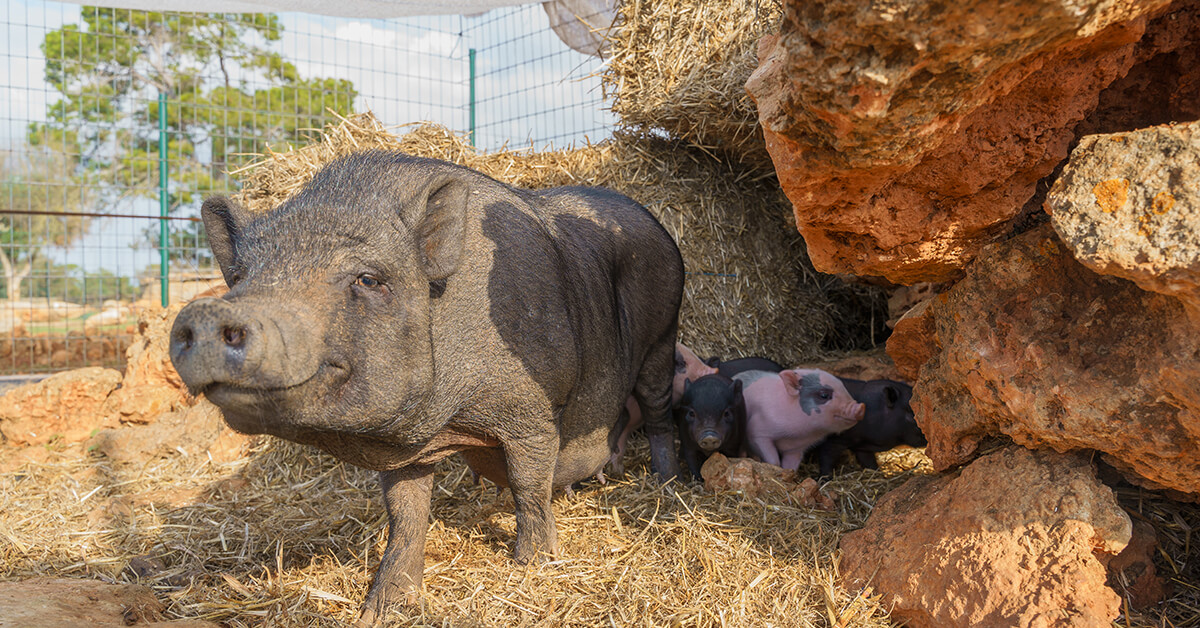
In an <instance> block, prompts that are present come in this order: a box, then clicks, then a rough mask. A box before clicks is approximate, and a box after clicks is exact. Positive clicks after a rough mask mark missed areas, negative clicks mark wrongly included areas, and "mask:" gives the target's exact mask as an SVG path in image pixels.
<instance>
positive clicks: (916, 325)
mask: <svg viewBox="0 0 1200 628" xmlns="http://www.w3.org/2000/svg"><path fill="white" fill-rule="evenodd" d="M932 303H933V300H932V299H931V300H929V301H924V302H921V303H918V304H917V305H916V307H914V308H912V309H911V310H909V311H907V312H905V313H904V316H901V317H900V319H899V320H897V321H896V324H895V325H894V326H893V327H892V335H891V336H888V340H887V353H888V355H889V356H891V358H892V361H893V362H895V364H896V372H897V373H899V375H900V377H901V378H902V379H903V380H905V381H909V382H915V381H917V378H918V377H920V375H921V365H922V364H925V362H927V361H929V358H931V357H933V355H934V354H936V353H937V352H938V350H939V349H940V347H938V345H937V329H936V328H935V327H934V324H933V316H931V315H930V305H931V304H932Z"/></svg>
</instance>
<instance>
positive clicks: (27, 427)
mask: <svg viewBox="0 0 1200 628" xmlns="http://www.w3.org/2000/svg"><path fill="white" fill-rule="evenodd" d="M120 384H121V372H120V371H117V370H115V369H107V368H101V367H98V366H96V367H90V368H83V369H76V370H73V371H65V372H63V373H58V374H56V375H52V376H50V377H48V378H46V379H44V380H42V381H40V382H36V383H33V384H26V385H24V386H20V387H18V388H14V389H13V390H10V391H9V392H8V393H7V394H5V395H4V396H3V397H0V434H2V435H3V437H4V441H5V442H6V443H7V444H9V445H16V446H23V445H44V444H46V443H49V442H50V441H51V440H54V439H62V440H63V441H65V442H79V441H83V440H86V439H87V438H88V437H90V436H91V435H92V432H94V431H95V430H96V429H98V428H100V427H102V426H104V425H106V422H105V419H104V415H103V414H102V413H101V411H100V408H101V407H102V406H103V405H104V402H105V400H106V399H108V397H109V394H110V393H112V392H113V390H115V389H116V388H117V386H119V385H120Z"/></svg>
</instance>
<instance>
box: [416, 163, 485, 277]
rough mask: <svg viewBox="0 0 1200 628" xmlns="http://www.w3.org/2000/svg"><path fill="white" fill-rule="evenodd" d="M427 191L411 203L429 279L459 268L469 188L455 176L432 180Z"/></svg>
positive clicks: (450, 272)
mask: <svg viewBox="0 0 1200 628" xmlns="http://www.w3.org/2000/svg"><path fill="white" fill-rule="evenodd" d="M426 190H427V193H426V194H424V195H418V196H417V197H416V198H415V199H414V200H413V202H414V203H416V204H417V207H414V208H409V210H410V211H411V212H412V215H411V218H412V220H410V221H409V223H408V224H410V225H413V228H414V231H415V235H416V240H417V245H418V246H419V247H420V255H421V264H422V266H423V267H424V269H425V274H426V275H427V276H428V277H429V280H430V281H438V280H441V279H445V278H447V277H449V276H450V275H453V274H454V271H456V270H458V265H459V263H460V262H461V261H462V252H463V245H464V240H465V239H466V222H467V198H468V197H469V196H470V194H471V190H470V187H468V186H467V183H466V182H465V181H463V180H462V179H459V178H456V177H454V176H449V177H443V178H440V179H436V180H434V181H432V182H431V183H430V185H429V187H428V188H426Z"/></svg>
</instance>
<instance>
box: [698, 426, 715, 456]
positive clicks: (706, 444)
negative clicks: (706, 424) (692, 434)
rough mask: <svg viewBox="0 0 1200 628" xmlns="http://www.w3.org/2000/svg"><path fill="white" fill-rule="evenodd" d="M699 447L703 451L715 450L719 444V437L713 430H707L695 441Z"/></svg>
mask: <svg viewBox="0 0 1200 628" xmlns="http://www.w3.org/2000/svg"><path fill="white" fill-rule="evenodd" d="M696 444H697V445H699V446H700V449H703V450H704V451H716V449H717V448H718V447H720V446H721V437H720V435H718V434H717V433H716V432H714V431H711V430H709V431H707V432H704V433H703V434H701V435H700V440H698V441H696Z"/></svg>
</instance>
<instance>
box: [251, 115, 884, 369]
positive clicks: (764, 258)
mask: <svg viewBox="0 0 1200 628" xmlns="http://www.w3.org/2000/svg"><path fill="white" fill-rule="evenodd" d="M368 148H390V149H398V150H402V151H404V152H406V153H409V154H412V155H417V156H422V157H433V158H438V159H445V160H447V161H452V162H455V163H458V164H461V165H464V166H467V167H470V168H473V169H475V170H478V171H480V172H483V173H484V174H487V175H489V176H492V177H494V178H496V179H498V180H500V181H503V182H504V183H508V184H510V185H514V186H517V187H524V188H531V189H538V188H547V187H553V186H559V185H581V184H584V185H598V186H604V187H609V188H612V189H615V190H618V191H620V192H623V193H625V194H627V195H629V196H630V197H632V198H633V199H635V200H637V201H638V202H640V203H642V204H643V205H645V206H646V207H647V209H649V210H650V211H651V213H653V214H654V215H655V216H656V217H657V218H658V219H659V221H660V222H662V223H663V225H664V226H665V227H666V228H667V230H668V231H669V232H670V233H671V235H672V236H673V237H674V238H675V241H676V242H677V243H678V245H679V248H680V251H681V253H682V254H683V258H684V265H685V268H686V270H687V272H688V275H687V281H686V285H685V293H684V303H683V309H682V311H681V313H680V339H681V341H682V342H683V343H684V344H687V345H688V346H689V347H691V348H692V349H693V350H695V351H696V352H697V354H699V355H702V356H711V355H717V356H722V357H726V358H728V357H737V356H746V355H763V356H767V357H770V358H772V359H775V360H777V361H779V362H781V363H792V364H799V363H801V362H805V361H810V360H812V359H815V358H820V357H824V356H826V355H828V354H829V353H831V352H838V351H845V350H852V349H868V348H871V347H872V346H874V345H875V344H877V343H879V342H882V341H883V339H884V337H885V334H886V327H885V326H884V321H885V320H886V319H887V300H886V294H885V293H884V292H883V291H882V290H879V289H877V288H871V287H867V286H856V285H851V284H847V283H844V282H843V281H842V280H841V279H839V278H837V277H834V276H831V275H825V274H822V273H819V272H817V271H815V270H813V268H812V265H811V263H810V262H809V261H808V257H807V254H806V252H805V248H804V242H803V240H802V239H801V238H800V235H799V234H798V233H797V231H796V228H795V226H794V224H793V223H792V222H791V220H792V213H791V209H790V205H789V204H788V202H787V199H786V198H785V197H784V196H783V193H782V192H781V191H780V190H779V186H778V185H777V183H776V181H775V179H774V177H773V176H763V175H753V174H748V173H747V172H746V171H745V170H744V169H735V168H732V167H731V166H729V165H728V164H726V163H723V162H721V161H719V160H716V159H713V158H711V157H710V156H709V155H707V154H706V153H704V152H703V151H699V150H697V149H694V148H688V147H686V146H685V145H683V144H681V143H679V142H675V141H670V140H666V139H663V138H660V137H656V136H652V135H637V134H631V133H617V134H616V136H615V137H614V138H613V139H612V140H609V141H606V142H603V143H601V144H595V145H588V146H585V147H582V148H576V149H573V150H561V151H546V152H532V151H501V152H496V153H487V154H480V153H476V152H475V151H474V149H472V148H471V146H470V145H469V144H468V143H467V142H466V141H465V139H464V138H463V137H462V136H460V135H455V134H453V133H451V132H450V131H448V130H446V129H445V128H442V127H438V126H432V125H424V126H415V127H411V128H410V129H409V130H408V132H407V133H404V134H403V135H395V134H393V133H392V132H390V131H389V130H388V129H386V128H384V127H383V126H382V125H381V124H380V123H379V122H378V120H376V119H375V118H374V116H372V115H371V114H359V115H356V116H353V117H351V118H349V119H346V120H343V121H342V122H341V123H339V124H337V125H332V126H331V127H329V128H327V129H326V130H325V131H324V132H323V134H322V137H321V138H320V141H318V142H314V143H313V144H311V145H309V146H306V147H304V148H302V149H299V150H293V151H289V152H286V153H275V154H271V155H268V156H267V157H266V158H265V159H263V160H261V161H260V162H258V163H256V164H254V165H252V166H250V167H248V168H246V169H244V170H243V171H239V173H235V174H238V175H239V176H242V178H243V188H242V191H241V193H240V195H239V200H240V201H241V202H243V204H245V205H246V207H247V208H248V209H249V210H250V211H252V212H265V211H269V210H270V209H272V208H274V207H276V206H277V205H279V204H280V203H281V202H283V201H284V200H285V199H287V198H289V197H290V196H292V195H293V194H295V193H296V192H297V191H298V190H299V189H300V188H301V187H303V185H304V184H305V183H306V182H307V181H308V180H309V179H311V177H312V176H313V175H314V174H315V172H316V171H317V170H319V169H320V167H321V166H322V165H324V164H325V163H328V162H329V161H332V160H333V159H335V158H336V157H338V156H341V155H345V154H348V153H351V152H354V151H357V150H363V149H368Z"/></svg>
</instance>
